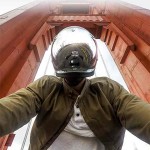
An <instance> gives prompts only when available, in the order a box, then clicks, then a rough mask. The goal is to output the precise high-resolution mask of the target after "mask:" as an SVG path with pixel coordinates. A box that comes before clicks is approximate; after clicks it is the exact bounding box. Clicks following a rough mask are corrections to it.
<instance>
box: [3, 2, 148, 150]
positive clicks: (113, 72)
mask: <svg viewBox="0 0 150 150" xmlns="http://www.w3.org/2000/svg"><path fill="white" fill-rule="evenodd" d="M32 1H34V0H1V1H0V15H1V14H4V13H6V12H8V11H10V10H13V9H15V8H18V7H20V6H23V5H25V4H27V3H29V2H32ZM122 1H126V2H129V3H132V4H136V5H138V6H141V7H143V8H147V9H150V0H122ZM98 45H99V50H100V51H99V60H98V63H97V68H98V69H96V71H95V76H108V77H111V78H112V79H114V80H116V81H118V82H119V83H120V84H122V85H123V86H124V87H125V88H127V87H126V85H125V83H124V81H123V79H122V77H121V76H120V73H119V71H118V70H117V67H116V65H115V63H114V61H113V59H112V58H111V55H110V54H109V52H108V50H107V48H106V46H105V44H104V43H102V42H99V44H98ZM49 56H50V50H49V51H47V52H46V54H45V56H44V59H43V61H42V63H41V66H40V68H39V71H38V74H37V76H36V79H37V78H39V77H41V76H43V75H44V74H54V69H53V67H52V63H51V60H50V57H49ZM103 60H104V62H103ZM27 126H28V125H25V126H24V127H23V128H21V129H19V130H18V131H16V132H15V133H16V136H15V139H14V142H13V144H12V146H11V147H10V148H9V150H20V149H21V144H22V142H23V139H24V135H25V132H26V129H27ZM126 134H127V136H126V138H125V142H124V146H123V150H134V149H135V147H137V150H150V146H148V145H147V144H145V143H144V142H142V141H140V140H139V139H137V138H136V137H134V136H133V135H131V134H130V133H128V132H127V133H126ZM28 143H29V136H28V138H27V143H26V145H25V148H24V150H27V147H28ZM22 150H23V149H22Z"/></svg>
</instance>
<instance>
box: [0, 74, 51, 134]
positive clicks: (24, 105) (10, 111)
mask: <svg viewBox="0 0 150 150" xmlns="http://www.w3.org/2000/svg"><path fill="white" fill-rule="evenodd" d="M47 79H48V77H46V76H44V77H42V78H40V79H39V80H37V81H35V82H33V83H31V84H29V85H28V86H27V87H26V88H22V89H20V90H18V91H17V92H15V93H13V94H11V95H9V96H6V97H4V98H2V99H0V137H1V136H4V135H6V134H8V133H11V132H13V131H15V130H17V129H18V128H20V127H21V126H23V125H25V124H26V123H27V122H28V121H29V120H30V119H31V118H32V117H34V116H35V115H36V114H37V112H38V111H39V110H40V107H41V104H42V102H43V101H44V99H45V98H46V96H47V94H48V91H47V90H45V88H47V86H48V84H49V83H48V82H47Z"/></svg>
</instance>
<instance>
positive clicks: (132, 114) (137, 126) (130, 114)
mask: <svg viewBox="0 0 150 150" xmlns="http://www.w3.org/2000/svg"><path fill="white" fill-rule="evenodd" d="M107 81H108V85H109V88H108V91H107V92H109V94H108V95H109V99H110V100H111V103H112V105H113V107H114V110H115V111H116V114H117V116H118V118H119V120H120V122H121V124H122V125H123V126H124V127H125V128H126V129H127V130H129V131H130V132H131V133H133V134H134V135H135V136H137V137H138V138H140V139H141V140H143V141H145V142H146V143H149V144H150V104H149V103H148V102H146V101H144V100H142V99H140V98H139V97H137V96H135V95H133V94H130V93H129V92H128V91H126V90H125V89H124V88H123V87H122V86H121V85H120V84H118V83H117V82H115V81H113V80H110V79H108V80H107Z"/></svg>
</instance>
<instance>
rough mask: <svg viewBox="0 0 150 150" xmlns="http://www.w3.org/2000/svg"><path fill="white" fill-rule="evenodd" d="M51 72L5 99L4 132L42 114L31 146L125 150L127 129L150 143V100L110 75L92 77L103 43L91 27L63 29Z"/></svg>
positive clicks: (0, 109) (39, 149)
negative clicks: (52, 71)
mask: <svg viewBox="0 0 150 150" xmlns="http://www.w3.org/2000/svg"><path fill="white" fill-rule="evenodd" d="M51 57H52V62H53V66H54V69H55V72H56V76H50V75H46V76H43V77H41V78H40V79H38V80H36V81H34V82H32V83H30V84H29V85H28V86H27V87H25V88H22V89H20V90H18V91H17V92H15V93H13V94H11V95H9V96H6V97H4V98H2V99H1V100H0V136H4V135H6V134H9V133H11V132H13V131H15V130H16V129H18V128H20V127H21V126H23V125H24V124H26V123H27V122H28V121H29V120H30V119H31V118H33V117H34V116H36V115H37V116H36V119H35V122H34V124H33V127H32V131H31V137H30V146H29V149H30V150H60V149H62V150H81V149H82V150H121V147H122V144H123V140H124V134H125V129H127V130H129V131H130V132H131V133H133V134H134V135H135V136H137V137H139V138H140V139H142V140H143V141H145V142H147V143H149V144H150V104H149V103H147V102H144V101H143V100H141V99H140V98H139V97H137V96H135V95H133V94H130V93H129V92H128V91H126V90H125V89H124V88H123V86H122V85H120V84H119V83H117V82H116V81H113V80H111V79H109V78H107V77H96V78H91V79H90V78H89V77H90V76H92V75H93V74H94V70H95V66H96V62H97V59H98V58H97V45H96V42H95V39H94V37H93V35H91V34H90V33H89V32H88V31H87V30H86V29H84V28H81V27H77V26H71V27H67V28H65V29H63V30H62V31H61V32H60V33H59V34H58V35H57V36H56V37H55V39H54V41H53V43H52V46H51Z"/></svg>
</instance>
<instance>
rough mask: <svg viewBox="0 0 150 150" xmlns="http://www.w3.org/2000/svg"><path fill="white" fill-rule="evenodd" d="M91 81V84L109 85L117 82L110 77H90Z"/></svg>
mask: <svg viewBox="0 0 150 150" xmlns="http://www.w3.org/2000/svg"><path fill="white" fill-rule="evenodd" d="M90 82H91V85H94V84H101V85H108V84H111V83H117V82H116V81H114V80H112V79H110V78H108V77H96V78H92V79H90Z"/></svg>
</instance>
